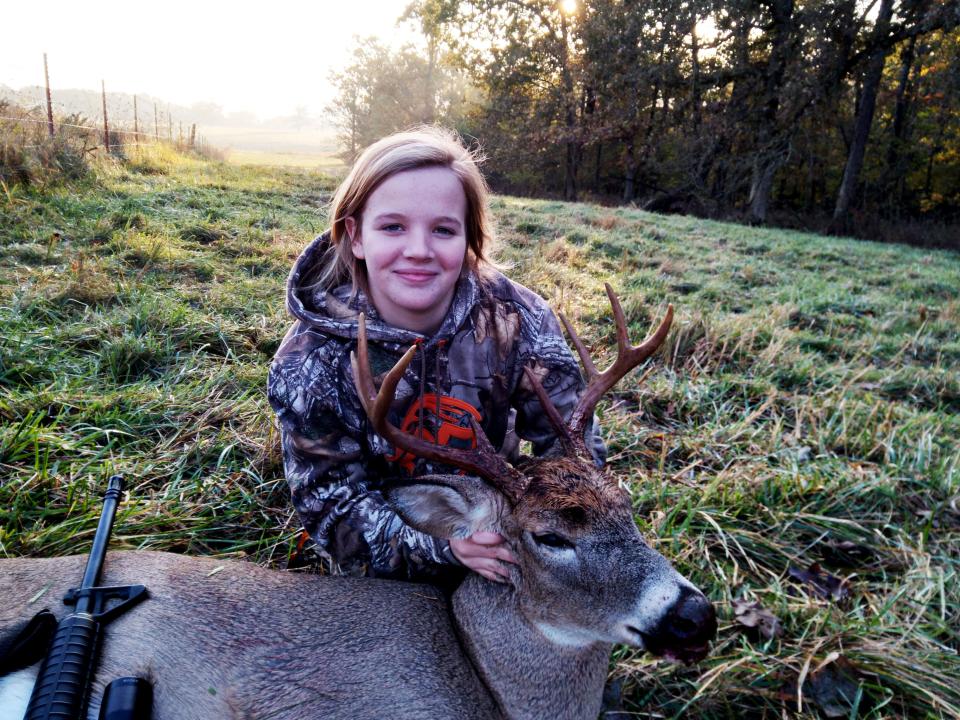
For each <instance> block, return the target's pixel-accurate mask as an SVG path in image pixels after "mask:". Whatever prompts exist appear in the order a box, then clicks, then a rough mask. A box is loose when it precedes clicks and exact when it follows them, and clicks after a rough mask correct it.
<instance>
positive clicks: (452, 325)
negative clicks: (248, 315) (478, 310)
mask: <svg viewBox="0 0 960 720" xmlns="http://www.w3.org/2000/svg"><path fill="white" fill-rule="evenodd" d="M329 250H330V231H329V230H328V231H326V232H325V233H323V234H322V235H320V236H318V237H316V238H315V239H314V240H313V242H311V243H310V244H309V245H307V247H306V248H304V250H303V252H301V253H300V257H298V258H297V260H296V262H295V263H294V265H293V269H292V270H291V271H290V275H289V277H288V278H287V312H289V313H290V314H291V315H292V316H293V317H294V318H296V319H297V320H299V321H300V322H302V323H304V324H306V325H308V326H310V327H312V328H316V329H317V330H319V331H321V332H323V333H326V334H328V335H334V336H337V337H342V338H346V339H355V338H356V337H357V327H358V322H359V320H358V318H359V315H360V313H361V312H362V313H364V314H365V315H366V316H367V337H368V338H369V339H370V340H372V341H375V342H381V343H385V344H391V345H397V346H404V347H406V346H409V345H411V344H413V343H414V342H424V343H426V344H431V343H432V342H434V341H436V340H439V339H444V338H449V337H452V336H453V335H454V334H455V333H456V332H457V329H458V328H459V327H460V326H461V325H462V324H463V322H464V321H465V320H466V318H467V315H468V314H469V313H470V311H471V310H472V309H473V306H474V305H475V304H476V302H477V299H478V292H479V282H478V281H477V278H476V276H475V274H474V273H473V272H470V271H469V270H467V269H466V268H464V271H463V272H462V273H461V275H460V279H459V280H458V281H457V287H456V289H455V290H454V296H453V302H452V303H451V305H450V310H449V312H447V316H446V317H445V318H444V320H443V323H442V324H441V325H440V328H439V329H438V330H437V332H436V333H434V334H433V335H432V336H429V337H428V336H425V335H422V334H421V333H417V332H413V331H412V330H404V329H403V328H398V327H395V326H393V325H390V324H388V323H386V322H385V321H384V320H383V319H382V318H381V317H380V314H379V313H378V312H377V310H376V308H375V307H374V306H373V303H372V302H370V300H369V298H368V297H367V295H366V293H364V292H363V290H360V289H357V290H356V292H354V291H353V288H352V287H351V286H350V285H349V284H347V285H341V286H339V287H337V288H334V289H332V290H326V289H324V288H322V287H318V286H316V285H308V284H304V278H309V277H310V276H311V275H312V274H313V273H312V272H311V271H312V270H314V269H315V268H316V267H317V266H318V265H319V264H320V263H322V262H323V261H324V258H325V257H326V256H327V253H328V251H329Z"/></svg>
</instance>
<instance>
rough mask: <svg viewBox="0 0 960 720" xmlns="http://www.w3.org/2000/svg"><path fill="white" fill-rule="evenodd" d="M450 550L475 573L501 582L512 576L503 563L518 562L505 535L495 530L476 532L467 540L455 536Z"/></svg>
mask: <svg viewBox="0 0 960 720" xmlns="http://www.w3.org/2000/svg"><path fill="white" fill-rule="evenodd" d="M450 550H452V551H453V554H454V556H455V557H456V558H457V560H459V561H460V562H462V563H463V564H464V565H466V566H467V567H468V568H470V569H471V570H473V571H474V572H475V573H479V574H480V575H483V576H484V577H485V578H487V580H493V581H494V582H499V583H502V582H506V581H507V580H508V579H509V577H510V571H509V569H508V568H507V567H505V566H504V565H503V563H514V564H516V562H517V560H516V558H515V557H513V553H511V552H510V548H508V547H507V544H506V542H504V539H503V536H502V535H500V534H498V533H495V532H478V533H474V534H473V535H471V536H470V537H468V538H467V539H465V540H459V539H457V538H453V539H451V540H450Z"/></svg>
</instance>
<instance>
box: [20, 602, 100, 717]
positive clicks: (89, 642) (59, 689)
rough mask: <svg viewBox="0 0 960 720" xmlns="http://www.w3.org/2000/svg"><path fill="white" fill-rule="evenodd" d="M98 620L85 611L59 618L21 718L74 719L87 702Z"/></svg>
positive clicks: (98, 635) (98, 631)
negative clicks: (28, 702)
mask: <svg viewBox="0 0 960 720" xmlns="http://www.w3.org/2000/svg"><path fill="white" fill-rule="evenodd" d="M99 642H100V623H99V622H98V621H97V620H95V619H94V618H93V616H91V615H88V614H87V613H76V614H73V615H70V616H68V617H65V618H64V619H63V620H61V621H60V625H59V626H58V627H57V632H56V634H55V635H54V636H53V643H52V644H51V646H50V652H49V653H47V657H46V658H45V659H44V661H43V664H42V665H41V666H40V674H39V675H38V676H37V683H36V685H34V687H33V695H31V697H30V705H29V706H28V708H27V714H26V715H25V716H24V720H54V719H57V720H61V719H62V720H77V719H78V718H79V717H80V712H81V710H82V709H83V708H84V706H85V704H86V702H85V701H86V696H87V692H88V688H89V686H90V680H91V679H92V677H91V676H92V673H93V660H94V658H95V657H96V651H97V645H98V644H99Z"/></svg>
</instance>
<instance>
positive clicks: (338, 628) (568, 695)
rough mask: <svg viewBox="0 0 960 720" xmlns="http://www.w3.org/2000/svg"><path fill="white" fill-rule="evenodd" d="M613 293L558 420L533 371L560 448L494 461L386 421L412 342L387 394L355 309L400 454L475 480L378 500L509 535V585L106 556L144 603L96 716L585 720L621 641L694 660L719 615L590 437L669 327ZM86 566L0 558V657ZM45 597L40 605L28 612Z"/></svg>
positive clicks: (382, 428) (453, 533)
mask: <svg viewBox="0 0 960 720" xmlns="http://www.w3.org/2000/svg"><path fill="white" fill-rule="evenodd" d="M607 291H608V294H609V295H610V300H611V303H612V305H613V309H614V315H615V317H616V322H617V336H618V348H619V349H618V356H617V360H616V361H615V362H614V364H613V365H612V366H611V367H610V368H609V369H608V370H606V371H604V372H603V373H599V372H597V371H596V369H595V368H594V367H593V363H592V361H590V359H589V357H588V356H587V353H586V350H585V348H584V347H583V344H582V343H581V342H580V340H579V338H577V337H576V335H575V333H573V332H572V329H571V335H572V337H573V341H574V344H575V345H576V346H577V350H578V352H579V354H580V356H581V359H582V360H583V364H584V367H585V368H586V370H587V374H588V376H589V377H590V381H589V383H588V386H587V388H586V390H585V391H584V393H583V396H582V397H581V401H580V403H579V404H578V405H577V407H576V408H575V409H574V411H573V413H572V415H571V421H570V424H569V425H567V424H565V422H564V420H563V419H562V418H561V417H560V415H559V413H558V411H557V410H556V408H554V407H553V406H552V404H551V403H550V401H549V398H547V396H546V394H545V392H544V391H543V388H542V387H541V386H540V384H539V381H538V380H537V378H536V377H535V376H534V375H533V373H528V379H529V381H530V382H531V384H532V386H533V388H534V389H535V390H536V392H537V394H538V395H539V396H540V398H541V402H542V403H543V406H544V412H545V413H546V414H547V415H548V417H549V418H550V420H551V422H552V423H553V424H554V425H555V427H556V429H557V434H558V438H559V440H560V444H561V445H562V446H563V451H562V452H561V453H559V454H557V455H553V456H551V457H544V458H535V459H527V460H525V461H523V462H521V463H519V464H518V465H517V466H511V465H509V464H507V463H506V462H505V461H504V460H503V459H502V458H501V457H500V456H499V455H497V454H496V452H495V451H494V449H493V447H492V446H491V445H490V441H489V440H488V439H487V438H486V436H485V435H483V433H482V430H481V429H480V428H479V426H478V425H477V424H476V423H474V430H475V431H476V448H474V449H472V450H465V449H454V448H443V447H439V446H436V445H433V444H431V443H429V442H426V441H425V440H423V439H419V438H417V437H415V436H413V435H407V434H405V433H403V432H401V431H400V430H399V429H398V428H396V427H394V426H392V425H390V423H389V422H388V421H387V420H386V408H387V407H388V406H389V403H390V399H391V398H392V396H393V393H394V391H395V389H396V386H397V383H398V381H399V379H400V377H401V376H402V375H403V372H404V369H405V367H406V364H408V363H409V362H410V359H411V358H412V354H413V350H412V349H411V351H410V352H408V353H407V355H406V356H405V357H404V358H403V359H402V360H401V361H400V363H398V364H397V366H396V367H395V368H394V369H393V370H391V371H390V372H389V373H387V374H386V376H385V377H384V379H383V381H382V384H381V388H380V390H379V391H378V390H377V389H376V386H375V381H374V379H373V377H372V376H371V372H370V369H369V363H368V361H367V343H366V336H365V330H364V322H363V319H362V316H361V321H360V323H359V326H360V332H359V337H358V353H357V355H358V357H356V358H354V359H353V360H354V362H353V371H354V379H355V381H356V383H357V389H358V393H359V396H360V399H361V401H362V402H363V404H364V407H365V408H366V411H367V414H368V416H369V417H370V419H371V421H372V423H373V426H374V428H375V429H376V430H377V432H378V433H379V434H380V435H382V436H383V437H384V438H386V439H388V440H389V441H390V442H391V443H392V444H393V445H394V446H395V447H398V448H402V449H404V450H406V451H408V452H412V453H414V454H415V455H418V456H421V457H427V458H431V459H435V460H439V461H440V462H442V463H448V464H452V465H455V466H456V467H459V468H461V469H463V470H466V471H467V473H468V474H466V475H432V476H426V477H419V478H415V479H411V480H410V481H409V482H407V483H400V484H396V485H393V486H390V487H385V488H383V489H382V492H383V494H384V497H385V498H386V499H387V501H388V502H389V503H390V504H391V505H392V506H393V507H394V509H395V510H396V511H397V512H398V513H399V515H400V516H401V517H402V518H403V519H404V521H406V523H407V524H408V525H410V526H411V527H414V528H416V529H418V530H420V531H422V532H425V533H427V534H429V535H432V536H434V537H443V538H465V537H470V536H471V535H473V534H474V533H477V532H480V531H493V532H497V533H500V534H501V535H502V536H503V537H504V539H505V541H506V543H507V544H508V545H509V548H510V551H511V553H512V555H513V556H514V557H515V558H516V561H517V562H516V564H512V563H511V564H509V565H507V566H506V567H507V569H508V571H509V579H508V582H506V583H505V584H499V583H494V582H492V581H490V580H486V579H484V578H483V577H481V576H479V575H476V574H471V575H469V576H468V577H467V579H466V580H464V582H463V583H462V584H461V585H460V587H458V588H457V590H456V591H455V592H454V594H453V596H452V598H451V599H450V600H449V601H448V600H447V599H446V598H445V597H444V596H443V595H442V594H441V593H440V592H439V591H438V590H436V589H434V588H432V587H430V586H426V585H413V584H407V583H401V582H396V581H387V580H380V581H378V580H372V579H354V578H331V577H317V576H307V575H299V574H292V573H281V572H277V571H270V570H265V569H263V568H258V567H256V566H254V565H251V564H249V563H243V562H229V561H218V560H210V559H207V560H204V559H198V558H186V557H182V556H177V555H170V554H165V553H112V554H110V555H108V558H107V562H106V565H105V568H104V578H103V580H102V583H101V584H104V585H109V584H134V583H136V584H143V585H146V586H147V588H148V589H149V591H150V593H151V598H150V599H149V600H147V601H146V602H145V603H143V604H142V605H140V606H138V607H136V608H133V609H132V610H131V611H130V612H128V613H127V614H125V615H124V616H123V617H122V618H120V619H119V620H117V621H115V622H114V623H112V624H111V625H110V626H109V627H108V629H107V633H108V639H107V641H106V643H105V646H104V651H103V655H102V660H101V663H100V667H99V670H98V674H97V680H96V687H95V688H94V692H93V698H94V704H93V706H91V709H90V715H89V717H90V718H94V717H96V713H95V709H96V708H95V704H96V702H98V701H99V697H100V693H101V692H102V689H103V686H104V685H105V684H106V683H107V682H109V681H110V680H111V679H112V678H114V677H117V676H121V675H141V676H144V677H147V678H149V679H150V680H151V681H152V682H153V683H154V689H155V690H154V692H155V709H154V720H221V719H231V718H237V719H240V718H244V719H249V720H258V719H261V718H262V719H264V720H266V719H267V718H271V719H279V720H283V719H286V718H289V720H309V719H310V718H345V719H346V718H350V719H351V720H356V719H360V718H371V719H372V718H382V717H387V716H389V717H399V718H425V719H426V718H429V719H430V720H441V719H443V718H468V719H470V718H478V719H483V720H489V719H496V718H510V719H514V718H524V719H526V718H529V719H531V720H532V719H544V720H547V719H549V720H557V719H558V720H581V719H589V720H593V719H594V718H596V717H597V714H598V713H599V711H600V704H601V696H602V690H603V685H604V680H605V678H606V673H607V662H608V659H609V655H610V650H611V648H612V646H613V644H614V643H617V642H622V643H627V644H630V645H633V646H636V647H640V648H645V649H647V650H650V651H652V652H655V653H660V654H665V655H670V656H673V657H675V658H679V659H682V660H687V661H691V660H697V659H700V658H702V657H703V656H704V655H705V654H706V652H707V645H708V642H709V640H710V639H711V638H712V637H713V634H714V633H715V631H716V618H715V615H714V610H713V607H712V605H711V604H710V602H709V601H708V600H707V599H706V598H705V597H704V595H703V594H702V593H701V592H700V591H699V590H697V589H696V588H694V587H693V586H692V585H691V584H690V583H689V582H688V581H687V580H686V579H684V578H683V577H682V576H681V575H680V574H679V573H677V572H676V570H674V569H673V568H672V567H671V566H670V564H669V563H668V562H667V560H666V559H665V558H664V557H663V556H661V555H660V554H659V553H657V552H655V551H654V550H652V549H651V548H650V547H648V546H647V545H646V543H644V541H643V539H642V538H641V536H640V533H639V531H638V530H637V527H636V524H635V522H634V518H633V509H632V506H631V501H630V497H629V496H628V495H627V493H626V492H625V491H624V490H623V488H621V487H620V485H619V484H618V483H617V481H616V480H615V478H613V477H612V476H610V475H609V473H608V472H607V471H606V470H603V469H599V468H597V467H596V466H595V465H594V463H593V459H592V456H591V455H590V453H589V452H588V451H587V449H586V445H585V443H584V439H583V435H584V431H585V428H586V426H587V424H588V423H589V421H590V418H592V416H593V407H594V405H595V404H596V402H597V400H598V399H599V398H600V396H602V394H603V393H604V392H606V391H607V390H609V389H610V387H612V386H613V384H614V383H616V381H617V380H618V379H619V378H620V377H622V376H623V374H624V373H626V372H627V371H629V369H630V368H632V367H634V366H636V365H637V364H639V363H640V362H642V361H643V360H644V359H645V358H646V357H649V355H650V353H652V352H653V351H654V350H655V349H656V347H657V345H658V344H659V343H660V342H662V340H663V338H664V337H665V336H666V332H667V328H668V327H669V324H670V318H671V317H672V314H671V312H670V311H668V314H667V317H666V318H665V320H664V321H663V322H662V323H661V324H660V327H659V328H658V329H657V331H656V332H655V333H654V334H653V335H652V336H651V337H650V338H649V339H648V340H646V341H645V342H644V343H643V344H642V345H640V346H638V347H636V348H634V347H631V346H630V345H629V343H628V341H627V333H626V321H625V320H624V317H623V312H622V310H621V308H620V306H619V302H618V301H617V299H616V296H615V295H614V294H613V291H612V290H611V289H610V288H609V287H608V288H607ZM82 563H83V558H78V557H74V558H61V559H52V560H33V559H19V560H3V561H0V648H2V647H3V644H4V643H3V637H4V635H10V634H11V633H12V631H13V629H14V628H16V627H17V626H20V625H23V624H24V623H25V622H26V621H27V619H28V618H29V617H30V616H32V615H33V614H34V613H35V612H36V611H37V610H38V609H39V608H40V607H43V605H47V606H50V605H56V604H57V602H58V599H59V598H60V597H61V596H62V595H63V593H64V592H65V591H66V590H67V589H68V588H70V587H72V586H73V585H74V584H76V582H77V579H78V578H80V577H81V575H82ZM44 588H46V593H47V595H46V597H47V598H48V599H47V600H46V601H45V602H44V603H43V605H41V604H39V603H30V599H32V598H35V597H36V596H37V594H38V593H39V592H40V591H41V590H43V589H44ZM59 614H61V615H62V614H64V613H63V611H62V609H61V610H60V613H59ZM2 691H3V688H2V685H0V707H3V702H4V699H3V695H2ZM0 720H7V718H6V717H4V716H3V715H2V714H0ZM17 720H19V718H18V719H17Z"/></svg>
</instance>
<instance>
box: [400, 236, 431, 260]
mask: <svg viewBox="0 0 960 720" xmlns="http://www.w3.org/2000/svg"><path fill="white" fill-rule="evenodd" d="M430 240H431V238H430V231H429V230H428V229H423V230H421V229H417V230H414V231H413V232H411V233H410V236H409V240H408V241H407V244H406V245H405V246H404V248H403V256H404V257H407V258H412V259H424V260H429V259H431V258H432V257H433V245H432V244H431V242H430Z"/></svg>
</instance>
